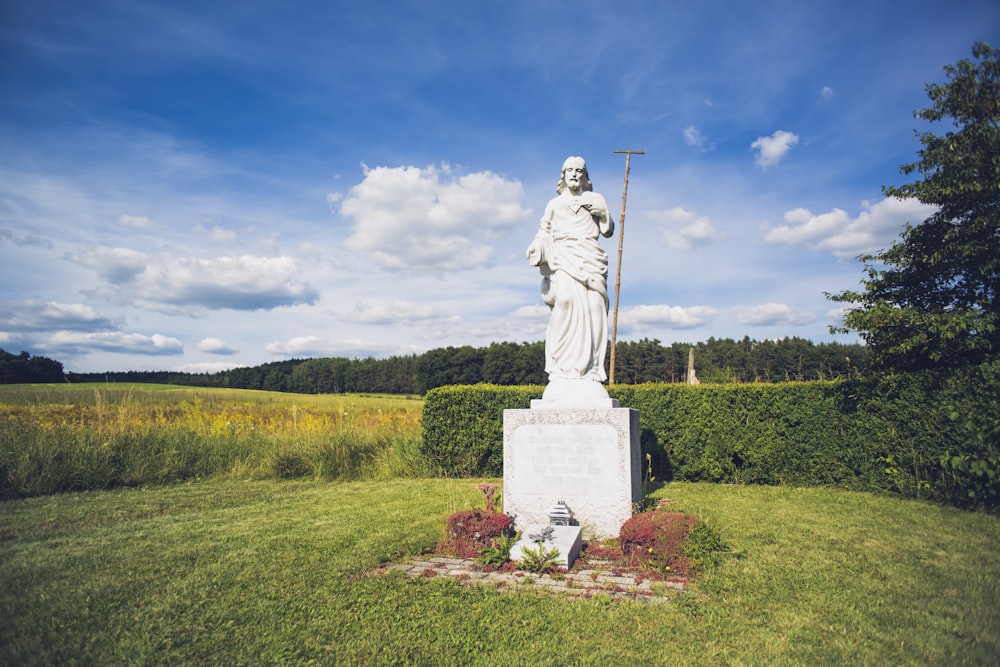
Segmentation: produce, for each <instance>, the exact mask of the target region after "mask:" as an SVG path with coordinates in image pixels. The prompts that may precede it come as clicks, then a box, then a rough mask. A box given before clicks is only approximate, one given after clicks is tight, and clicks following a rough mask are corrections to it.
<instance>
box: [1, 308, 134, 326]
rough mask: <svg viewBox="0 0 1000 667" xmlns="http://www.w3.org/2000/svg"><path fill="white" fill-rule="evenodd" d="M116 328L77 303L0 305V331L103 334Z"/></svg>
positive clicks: (102, 316)
mask: <svg viewBox="0 0 1000 667" xmlns="http://www.w3.org/2000/svg"><path fill="white" fill-rule="evenodd" d="M118 328H119V327H118V326H117V325H116V324H115V323H114V322H113V321H112V320H111V319H110V318H109V317H107V316H106V315H103V314H101V313H99V312H97V311H96V310H94V309H93V308H91V307H90V306H87V305H84V304H80V303H59V302H56V301H48V302H44V303H39V302H36V301H13V302H6V303H4V304H2V305H0V329H3V330H6V331H8V332H13V331H104V330H115V329H118Z"/></svg>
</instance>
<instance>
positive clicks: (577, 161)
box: [556, 157, 594, 194]
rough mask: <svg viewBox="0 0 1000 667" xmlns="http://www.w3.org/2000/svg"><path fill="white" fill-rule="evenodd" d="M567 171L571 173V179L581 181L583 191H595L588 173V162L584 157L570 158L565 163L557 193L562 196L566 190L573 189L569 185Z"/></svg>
mask: <svg viewBox="0 0 1000 667" xmlns="http://www.w3.org/2000/svg"><path fill="white" fill-rule="evenodd" d="M567 171H568V172H569V178H570V179H574V178H575V179H578V180H579V183H580V190H581V191H583V192H592V191H593V190H594V184H593V183H591V182H590V174H588V173H587V163H586V161H585V160H584V159H583V158H582V157H568V158H566V161H565V162H563V166H562V173H560V174H559V184H558V185H557V186H556V192H558V193H559V194H562V193H563V192H565V191H566V190H569V189H571V188H570V185H569V183H567Z"/></svg>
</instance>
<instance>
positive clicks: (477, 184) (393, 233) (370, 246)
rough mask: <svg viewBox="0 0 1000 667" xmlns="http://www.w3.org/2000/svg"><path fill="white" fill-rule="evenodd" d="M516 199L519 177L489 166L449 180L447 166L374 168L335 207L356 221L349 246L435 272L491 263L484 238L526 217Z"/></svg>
mask: <svg viewBox="0 0 1000 667" xmlns="http://www.w3.org/2000/svg"><path fill="white" fill-rule="evenodd" d="M521 197H522V188H521V184H520V183H519V182H517V181H507V180H504V179H503V178H502V177H500V176H498V175H496V174H494V173H492V172H488V171H487V172H479V173H473V174H467V175H464V176H460V177H458V178H454V177H452V174H451V168H450V167H449V166H448V165H442V166H441V167H434V166H430V167H426V168H424V169H421V168H419V167H376V168H375V169H368V170H366V171H365V177H364V180H363V181H362V182H361V183H359V184H358V185H356V186H354V187H353V188H351V190H350V192H348V194H347V196H346V197H345V198H344V199H343V201H342V202H341V203H340V209H339V211H340V214H341V215H343V216H346V217H348V218H351V219H353V220H354V229H353V233H352V234H351V236H350V237H349V238H348V239H347V241H346V246H347V248H348V249H350V250H352V251H355V252H360V253H363V254H365V255H367V256H368V257H369V258H370V259H372V260H373V261H374V262H375V263H376V264H378V265H379V266H381V267H382V268H385V269H391V270H403V271H412V272H439V271H442V270H451V269H463V268H471V267H481V266H483V265H487V264H489V261H490V257H491V254H492V247H491V246H490V245H488V244H485V243H483V240H484V237H486V238H488V237H489V236H490V235H491V234H492V233H496V232H501V231H505V230H507V229H509V228H511V227H513V226H514V225H517V224H521V223H524V222H526V221H527V219H528V218H529V217H530V214H531V213H530V211H529V210H526V209H524V208H522V207H521V204H520V203H519V202H520V199H521ZM327 201H328V202H330V201H331V196H329V195H328V197H327Z"/></svg>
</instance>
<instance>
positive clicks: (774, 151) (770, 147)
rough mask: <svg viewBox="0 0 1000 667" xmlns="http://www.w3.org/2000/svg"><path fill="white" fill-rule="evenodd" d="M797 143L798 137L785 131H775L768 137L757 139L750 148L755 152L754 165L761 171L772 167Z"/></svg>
mask: <svg viewBox="0 0 1000 667" xmlns="http://www.w3.org/2000/svg"><path fill="white" fill-rule="evenodd" d="M797 143H799V136H798V135H797V134H793V133H791V132H786V131H785V130H777V131H775V133H774V134H772V135H771V136H769V137H757V140H756V141H754V142H753V143H752V144H750V148H752V149H754V150H755V151H757V157H756V158H754V163H755V164H756V165H757V166H758V167H760V168H761V169H768V168H769V167H773V166H775V165H776V164H778V163H779V162H781V159H782V158H783V157H785V156H786V155H788V151H790V150H792V146H794V145H795V144H797Z"/></svg>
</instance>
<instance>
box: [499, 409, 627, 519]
mask: <svg viewBox="0 0 1000 667" xmlns="http://www.w3.org/2000/svg"><path fill="white" fill-rule="evenodd" d="M547 403H549V401H545V400H541V401H533V403H532V409H530V410H504V414H503V460H504V471H503V479H504V485H503V507H504V511H505V512H506V513H507V514H510V515H511V516H512V517H513V518H514V522H515V527H517V528H518V529H519V530H522V527H524V526H529V525H533V524H547V523H549V517H548V514H549V512H550V511H551V510H552V508H553V507H555V505H556V503H557V502H558V501H560V500H562V501H565V502H566V505H567V507H568V508H569V510H570V512H571V513H572V515H573V518H574V519H575V521H576V522H577V523H578V524H579V525H580V526H581V528H582V529H583V532H584V534H585V536H586V537H588V538H592V537H596V538H602V537H616V536H617V535H618V531H619V529H620V528H621V526H622V524H623V523H625V521H627V520H628V518H629V517H631V516H632V510H633V507H634V504H635V503H637V502H639V501H640V500H642V467H641V461H640V459H641V453H640V446H639V411H638V410H633V409H631V408H618V407H586V408H580V407H576V408H569V407H561V406H560V407H551V408H550V407H548V406H547V405H546V404H547ZM612 404H613V405H616V404H617V403H616V402H612Z"/></svg>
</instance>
